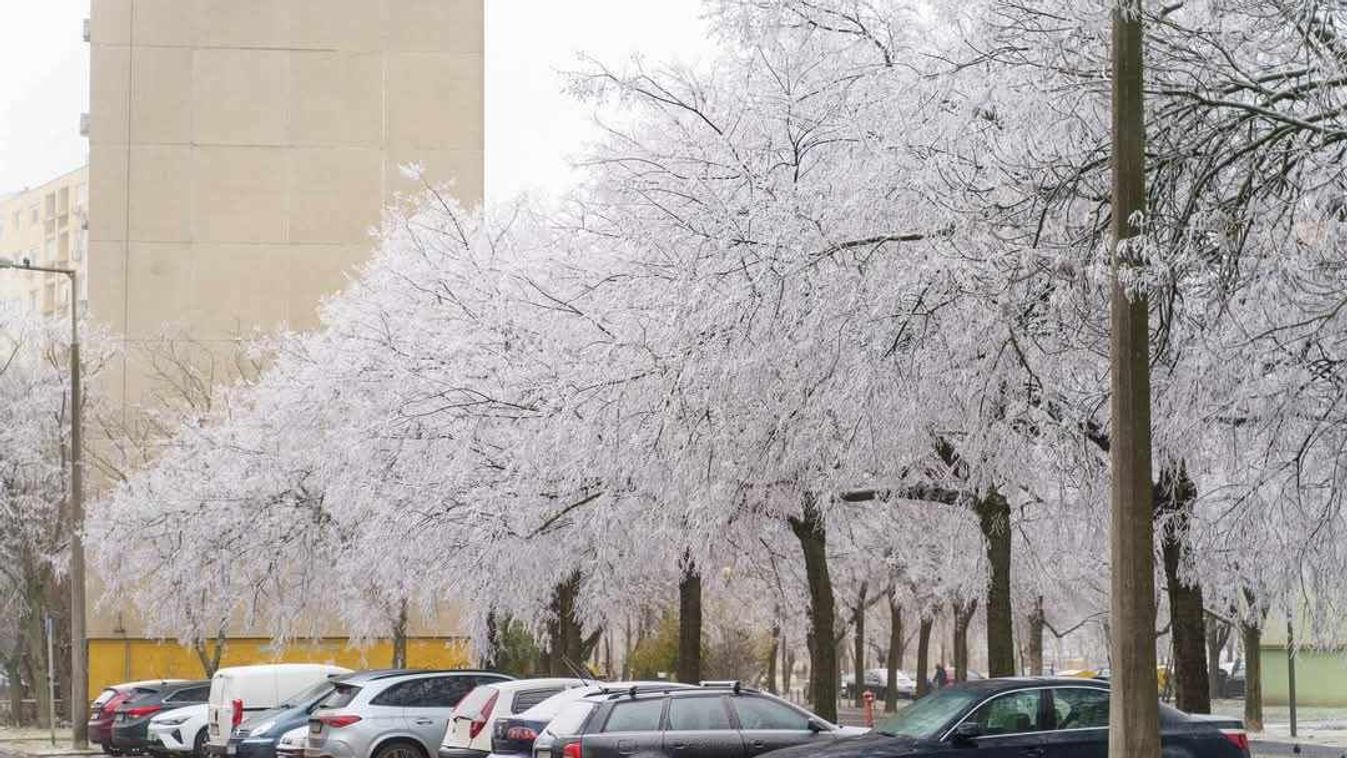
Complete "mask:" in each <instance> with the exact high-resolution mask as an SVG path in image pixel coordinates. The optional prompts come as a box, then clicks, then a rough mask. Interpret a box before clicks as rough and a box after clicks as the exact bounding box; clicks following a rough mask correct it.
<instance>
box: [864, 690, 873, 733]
mask: <svg viewBox="0 0 1347 758" xmlns="http://www.w3.org/2000/svg"><path fill="white" fill-rule="evenodd" d="M861 700H864V701H865V726H866V727H868V728H870V729H873V728H874V727H875V693H873V692H870V691H869V690H866V692H865V694H864V695H861Z"/></svg>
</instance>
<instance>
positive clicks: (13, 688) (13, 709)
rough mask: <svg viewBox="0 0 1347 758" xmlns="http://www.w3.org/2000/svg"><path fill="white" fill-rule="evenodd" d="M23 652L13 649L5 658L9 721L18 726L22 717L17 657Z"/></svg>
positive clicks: (21, 681) (22, 692)
mask: <svg viewBox="0 0 1347 758" xmlns="http://www.w3.org/2000/svg"><path fill="white" fill-rule="evenodd" d="M22 656H23V653H22V652H20V651H18V650H15V651H14V653H13V654H11V655H10V656H9V657H8V658H6V659H5V678H6V679H8V680H9V723H10V725H12V726H20V725H21V724H22V718H23V695H24V687H23V674H21V673H20V671H19V668H20V667H19V659H20V658H21V657H22Z"/></svg>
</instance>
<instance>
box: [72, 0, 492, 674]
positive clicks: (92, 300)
mask: <svg viewBox="0 0 1347 758" xmlns="http://www.w3.org/2000/svg"><path fill="white" fill-rule="evenodd" d="M89 30H90V32H89V36H90V43H91V45H92V56H91V60H92V75H91V93H90V121H89V140H90V158H89V161H90V165H89V183H88V184H89V247H88V258H89V281H90V286H89V306H90V311H91V313H92V316H93V318H94V319H95V320H96V321H98V322H100V323H101V324H103V325H105V326H106V327H108V328H110V329H111V330H112V331H113V332H114V333H115V334H118V335H122V336H123V337H124V339H125V341H126V345H127V348H128V349H127V350H125V351H123V353H122V357H121V358H120V359H119V363H118V364H117V365H116V366H114V367H112V369H111V370H110V371H106V372H105V374H104V377H103V379H102V381H104V382H105V383H106V385H105V387H106V389H107V391H108V392H109V393H110V394H111V395H112V396H113V397H114V399H115V402H116V403H119V404H120V407H121V408H122V409H124V412H125V413H134V409H135V408H136V407H138V406H139V405H140V404H142V403H144V402H148V401H149V398H150V393H149V390H148V389H147V388H148V386H149V381H148V378H147V373H148V369H147V367H146V366H144V365H142V364H140V363H138V362H137V360H136V357H135V356H136V350H135V348H136V346H137V345H138V344H145V343H148V342H152V341H154V340H156V339H157V338H158V337H160V336H161V335H163V334H164V333H165V332H166V329H167V328H169V327H171V329H172V331H173V333H178V334H185V335H187V336H188V337H190V338H191V339H192V340H193V341H194V342H197V343H202V344H206V345H211V344H215V345H218V346H219V347H220V349H221V350H224V349H226V348H227V347H228V348H232V346H233V343H234V340H236V339H237V338H239V337H246V336H249V335H252V334H253V333H255V332H256V331H257V330H262V331H268V330H274V329H276V328H278V327H281V326H283V325H284V326H288V327H290V328H296V329H306V328H312V327H313V326H315V324H316V313H315V309H316V306H317V304H318V302H319V300H320V299H321V298H322V297H323V296H325V295H327V294H330V293H333V292H335V291H337V290H338V289H340V288H341V287H342V285H343V283H344V282H345V280H346V276H347V274H348V273H349V272H350V271H351V270H352V268H353V267H354V266H355V265H356V264H358V263H359V262H361V261H363V260H365V259H367V257H368V256H369V254H370V249H371V245H370V241H369V236H368V233H369V230H370V229H371V228H372V226H373V225H374V224H376V223H377V222H378V220H379V218H380V214H381V210H382V208H383V207H384V206H385V204H387V203H389V202H390V201H392V200H393V199H394V198H395V196H396V195H397V194H398V193H400V192H405V191H412V190H415V189H416V188H417V187H418V186H419V185H418V184H417V183H415V182H413V181H411V180H409V179H406V178H405V177H404V176H403V175H402V172H401V170H400V167H401V166H402V165H405V164H410V163H417V164H420V165H421V166H422V167H423V168H424V170H425V175H426V177H427V179H429V180H430V181H433V182H437V183H438V182H441V181H452V182H454V193H455V194H456V195H457V196H458V198H459V199H460V200H461V201H463V202H465V204H468V205H472V204H475V203H477V202H479V201H480V198H481V194H482V181H483V178H482V174H483V166H482V164H483V133H482V132H483V118H484V117H483V0H92V17H91V19H90V25H89ZM96 586H97V583H96V578H95V581H94V582H93V583H92V584H91V593H92V592H96ZM92 597H93V594H91V598H92ZM432 631H433V632H434V633H436V634H440V633H449V632H451V631H452V630H441V629H434V630H432ZM89 634H90V637H91V639H92V642H91V658H95V657H97V656H98V655H99V652H98V651H99V642H98V641H99V640H100V639H103V640H106V641H109V642H110V641H112V640H113V639H114V638H116V639H123V640H124V639H126V638H134V637H137V636H138V632H137V624H136V622H135V620H134V619H132V618H126V617H124V616H122V615H120V614H114V613H98V612H94V614H93V617H91V618H90V619H89ZM127 650H128V652H127V656H128V661H127V663H126V666H125V672H126V673H127V674H132V673H135V674H142V673H143V674H147V675H148V674H153V675H165V674H167V673H171V672H167V671H156V672H150V671H141V670H140V669H139V668H136V667H134V666H133V665H132V663H131V662H130V652H129V648H127ZM93 664H94V666H95V668H97V666H98V661H96V660H95V661H93ZM93 684H95V685H97V684H98V683H97V682H93Z"/></svg>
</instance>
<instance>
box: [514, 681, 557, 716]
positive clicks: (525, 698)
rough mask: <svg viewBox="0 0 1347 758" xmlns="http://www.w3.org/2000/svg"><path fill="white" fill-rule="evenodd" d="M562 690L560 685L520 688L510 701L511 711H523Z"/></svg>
mask: <svg viewBox="0 0 1347 758" xmlns="http://www.w3.org/2000/svg"><path fill="white" fill-rule="evenodd" d="M558 692H561V688H560V687H548V688H546V689H540V690H520V691H519V692H516V693H514V700H513V701H512V702H511V703H510V713H523V712H524V711H527V710H528V709H530V708H532V707H533V706H535V705H537V704H538V703H541V702H542V701H544V700H546V699H547V698H549V697H552V696H553V695H555V694H557V693H558Z"/></svg>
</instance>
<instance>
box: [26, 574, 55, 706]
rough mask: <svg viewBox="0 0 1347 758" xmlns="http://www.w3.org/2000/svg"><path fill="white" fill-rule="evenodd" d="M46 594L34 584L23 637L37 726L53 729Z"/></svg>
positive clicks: (28, 589)
mask: <svg viewBox="0 0 1347 758" xmlns="http://www.w3.org/2000/svg"><path fill="white" fill-rule="evenodd" d="M45 600H46V593H45V592H44V591H43V587H42V586H40V584H39V583H38V582H30V583H29V585H28V588H27V603H28V607H27V614H26V615H25V617H24V621H23V627H22V631H21V636H22V637H23V646H24V647H25V648H26V651H27V655H26V656H25V659H26V661H27V663H28V666H27V669H28V685H29V688H30V692H31V694H32V696H33V701H34V703H35V704H36V708H37V713H36V714H35V716H36V718H35V719H34V723H36V724H37V725H39V726H43V727H46V726H50V721H51V719H50V714H51V688H50V687H49V686H48V683H47V675H48V674H47V635H46V631H45V629H44V627H43V624H44V622H43V617H44V616H45V614H46V608H47V606H46V603H45Z"/></svg>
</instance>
